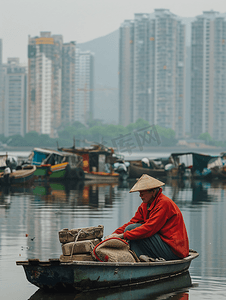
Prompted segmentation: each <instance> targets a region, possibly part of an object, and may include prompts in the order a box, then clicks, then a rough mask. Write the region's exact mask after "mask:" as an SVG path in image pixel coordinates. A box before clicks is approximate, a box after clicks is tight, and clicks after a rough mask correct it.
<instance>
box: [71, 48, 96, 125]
mask: <svg viewBox="0 0 226 300" xmlns="http://www.w3.org/2000/svg"><path fill="white" fill-rule="evenodd" d="M75 60H76V66H75V106H74V111H75V113H74V120H75V121H79V122H81V123H83V124H84V125H86V124H87V122H88V121H89V120H90V119H92V117H93V95H94V54H93V53H92V52H90V51H81V50H80V49H76V59H75Z"/></svg>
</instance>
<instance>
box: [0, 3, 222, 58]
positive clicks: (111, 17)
mask: <svg viewBox="0 0 226 300" xmlns="http://www.w3.org/2000/svg"><path fill="white" fill-rule="evenodd" d="M0 3H1V5H0V38H1V39H2V40H3V61H4V62H5V61H6V59H7V57H20V59H21V62H25V63H26V62H27V41H28V35H31V36H37V35H39V33H40V31H51V32H52V33H53V34H62V35H63V37H64V42H69V41H77V42H78V43H82V42H86V41H89V40H92V39H95V38H97V37H100V36H104V35H106V34H108V33H110V32H112V31H114V30H116V29H118V28H119V26H120V24H121V23H122V22H123V21H124V20H125V19H133V17H134V13H151V12H153V11H154V9H155V8H168V9H170V11H171V12H173V13H174V14H176V15H178V16H181V17H195V16H197V15H200V14H202V11H204V10H211V9H213V10H215V11H219V12H220V13H225V12H226V2H224V0H214V1H213V0H212V1H210V0H189V1H184V0H171V1H169V0H0Z"/></svg>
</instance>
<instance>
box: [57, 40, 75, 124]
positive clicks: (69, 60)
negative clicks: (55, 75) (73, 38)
mask: <svg viewBox="0 0 226 300" xmlns="http://www.w3.org/2000/svg"><path fill="white" fill-rule="evenodd" d="M75 49H76V43H75V42H70V43H65V44H63V48H62V93H61V122H62V125H66V124H71V123H73V122H74V119H75V117H74V116H75Z"/></svg>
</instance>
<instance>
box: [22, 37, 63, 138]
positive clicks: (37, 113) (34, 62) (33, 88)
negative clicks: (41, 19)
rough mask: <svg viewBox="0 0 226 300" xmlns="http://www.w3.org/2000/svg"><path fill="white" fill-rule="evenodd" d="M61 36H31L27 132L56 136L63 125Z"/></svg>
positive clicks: (29, 46)
mask: <svg viewBox="0 0 226 300" xmlns="http://www.w3.org/2000/svg"><path fill="white" fill-rule="evenodd" d="M62 45H63V37H62V36H61V35H51V33H50V32H41V33H40V36H39V37H38V36H37V37H30V36H29V45H28V124H27V131H28V132H29V131H36V132H38V133H40V134H49V135H50V136H51V137H55V136H56V133H57V128H58V127H59V126H60V125H61V75H62Z"/></svg>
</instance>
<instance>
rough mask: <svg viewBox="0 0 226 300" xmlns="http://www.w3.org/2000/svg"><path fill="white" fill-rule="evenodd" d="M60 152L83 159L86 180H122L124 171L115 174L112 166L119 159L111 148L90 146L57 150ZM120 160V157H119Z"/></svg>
mask: <svg viewBox="0 0 226 300" xmlns="http://www.w3.org/2000/svg"><path fill="white" fill-rule="evenodd" d="M58 149H59V150H60V151H63V152H67V153H74V154H78V155H80V156H82V158H83V171H84V173H85V179H86V180H95V181H97V180H99V181H101V182H103V181H107V182H109V181H118V180H120V179H123V178H124V175H125V174H124V170H121V171H122V172H120V171H119V172H117V173H116V172H115V171H114V168H113V165H114V163H115V162H116V161H117V160H118V159H119V157H118V156H117V155H116V154H115V153H114V149H113V148H109V147H105V146H103V145H100V144H98V145H92V146H90V147H84V148H76V147H71V148H58ZM120 158H121V157H120Z"/></svg>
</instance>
